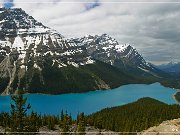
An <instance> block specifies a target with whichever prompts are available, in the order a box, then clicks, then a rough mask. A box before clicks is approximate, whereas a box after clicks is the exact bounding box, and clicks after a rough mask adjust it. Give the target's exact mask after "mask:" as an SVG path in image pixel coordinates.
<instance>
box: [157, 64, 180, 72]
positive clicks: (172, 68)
mask: <svg viewBox="0 0 180 135" xmlns="http://www.w3.org/2000/svg"><path fill="white" fill-rule="evenodd" d="M158 68H159V69H161V70H163V71H165V72H169V73H174V74H180V62H177V63H174V62H169V63H168V64H162V65H159V66H158Z"/></svg>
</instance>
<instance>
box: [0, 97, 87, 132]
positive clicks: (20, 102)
mask: <svg viewBox="0 0 180 135" xmlns="http://www.w3.org/2000/svg"><path fill="white" fill-rule="evenodd" d="M11 99H12V104H11V111H10V113H0V126H1V127H3V128H4V129H5V132H10V133H12V134H13V133H14V134H23V133H25V134H27V135H28V134H31V135H32V134H37V133H38V132H39V129H40V128H41V127H47V128H48V129H49V130H54V129H55V126H56V125H58V126H59V129H60V132H61V134H64V135H66V134H69V132H75V133H76V134H79V133H81V135H82V134H85V126H86V122H85V115H84V113H79V114H78V115H77V119H76V120H73V119H72V117H71V115H69V114H68V113H67V112H64V111H62V112H61V114H60V115H57V116H55V115H41V114H37V113H36V112H31V113H30V114H28V110H29V109H30V108H31V105H30V104H27V103H26V101H27V97H25V96H24V95H23V94H18V95H14V96H11Z"/></svg>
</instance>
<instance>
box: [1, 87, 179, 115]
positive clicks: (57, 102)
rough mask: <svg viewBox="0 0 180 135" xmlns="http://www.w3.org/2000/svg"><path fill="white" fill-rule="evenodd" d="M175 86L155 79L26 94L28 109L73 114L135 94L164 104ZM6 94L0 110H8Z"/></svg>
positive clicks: (132, 97)
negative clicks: (84, 90)
mask: <svg viewBox="0 0 180 135" xmlns="http://www.w3.org/2000/svg"><path fill="white" fill-rule="evenodd" d="M176 92H177V90H174V89H171V88H166V87H163V86H161V85H160V84H159V83H154V84H151V85H145V84H130V85H125V86H121V87H119V88H116V89H112V90H106V91H100V90H99V91H92V92H87V93H80V94H62V95H43V94H28V95H27V96H28V101H27V102H28V103H30V104H31V107H32V110H33V111H36V112H38V113H41V114H55V115H57V114H60V112H61V110H64V111H68V113H71V115H72V116H73V117H74V118H75V116H76V114H77V113H78V112H84V113H85V114H91V113H93V112H96V111H99V110H101V109H103V108H107V107H113V106H120V105H124V104H127V103H130V102H133V101H136V100H137V99H139V98H143V97H151V98H154V99H157V100H160V101H162V102H165V103H167V104H176V101H175V100H174V99H173V94H175V93H176ZM10 102H11V100H10V96H0V111H1V112H3V111H4V112H8V111H9V110H10Z"/></svg>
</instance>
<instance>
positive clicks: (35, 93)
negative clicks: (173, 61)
mask: <svg viewBox="0 0 180 135" xmlns="http://www.w3.org/2000/svg"><path fill="white" fill-rule="evenodd" d="M156 83H157V84H160V85H161V83H159V82H154V83H134V84H133V83H132V84H124V85H120V86H119V87H115V88H112V89H97V90H90V91H86V92H79V93H78V92H74V93H72V92H70V93H62V94H46V93H28V92H27V93H25V94H24V95H29V94H37V95H45V96H59V95H67V94H88V93H91V92H98V91H111V90H115V89H118V88H121V87H125V86H128V85H148V86H149V85H153V84H156ZM161 86H163V85H161ZM163 87H165V86H163ZM166 88H170V87H166ZM171 89H173V88H171ZM13 95H16V94H10V95H0V96H2V97H3V96H13Z"/></svg>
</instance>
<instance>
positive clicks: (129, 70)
mask: <svg viewBox="0 0 180 135" xmlns="http://www.w3.org/2000/svg"><path fill="white" fill-rule="evenodd" d="M162 76H163V72H162V71H160V70H158V69H157V68H155V67H154V66H152V65H151V64H150V63H147V62H146V61H145V60H144V59H143V57H142V56H141V55H140V54H139V53H138V52H137V50H136V49H134V48H133V47H132V46H130V45H120V44H119V43H118V42H117V41H116V40H115V39H113V38H111V37H110V36H108V35H107V34H103V35H101V36H85V37H83V38H77V39H66V38H65V37H64V36H62V35H61V34H59V33H58V32H57V31H56V30H53V29H51V28H49V27H46V26H44V25H43V24H42V23H40V22H38V21H37V20H35V19H34V18H33V17H32V16H29V15H28V14H27V13H25V11H23V10H22V9H19V8H14V9H5V8H0V93H1V94H4V95H8V94H11V93H15V92H16V91H17V90H18V89H23V90H25V91H26V92H29V93H47V94H61V93H69V92H85V91H90V90H96V89H111V88H115V87H118V86H121V85H124V84H129V83H152V82H155V81H158V79H159V78H161V77H162Z"/></svg>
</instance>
